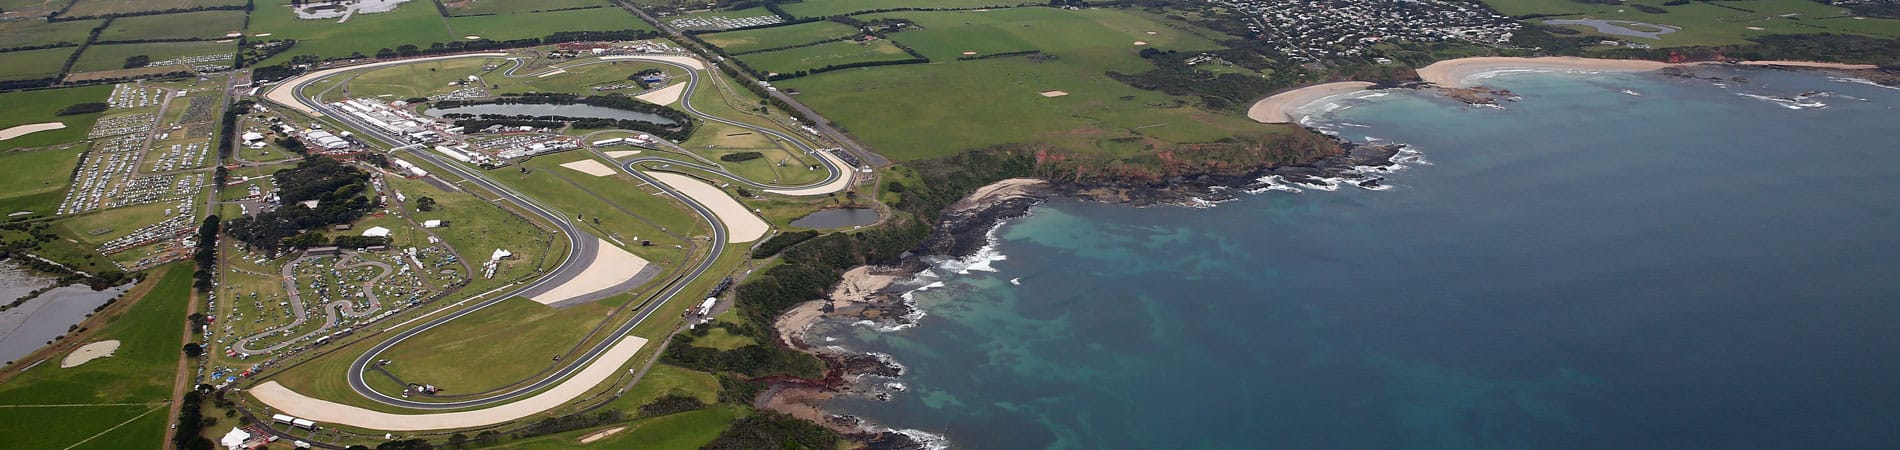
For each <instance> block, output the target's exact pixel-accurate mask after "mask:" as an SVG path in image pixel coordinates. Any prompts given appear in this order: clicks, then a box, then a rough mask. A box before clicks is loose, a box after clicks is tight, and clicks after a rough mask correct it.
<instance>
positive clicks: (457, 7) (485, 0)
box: [442, 0, 624, 16]
mask: <svg viewBox="0 0 1900 450" xmlns="http://www.w3.org/2000/svg"><path fill="white" fill-rule="evenodd" d="M442 4H443V5H446V6H448V10H449V15H450V16H472V15H482V14H497V15H499V14H517V13H525V12H533V11H550V10H556V9H572V8H586V7H589V6H611V5H610V4H609V3H608V2H607V0H442ZM622 14H624V12H622Z"/></svg>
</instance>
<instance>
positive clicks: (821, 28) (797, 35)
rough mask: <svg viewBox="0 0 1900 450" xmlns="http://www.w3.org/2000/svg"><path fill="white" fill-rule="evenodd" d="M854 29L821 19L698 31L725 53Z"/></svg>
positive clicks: (818, 38) (795, 42)
mask: <svg viewBox="0 0 1900 450" xmlns="http://www.w3.org/2000/svg"><path fill="white" fill-rule="evenodd" d="M857 33H858V29H857V28H856V27H852V26H850V25H845V24H842V23H837V22H832V21H829V20H823V21H817V22H808V23H801V24H797V25H785V26H777V27H769V28H757V29H751V30H740V31H727V32H721V33H708V34H702V35H699V38H700V39H701V40H705V41H706V43H708V44H712V45H715V46H718V47H719V48H721V49H725V51H726V53H728V54H733V53H743V52H749V51H754V50H763V49H768V48H778V47H786V46H792V45H798V44H804V43H808V42H818V41H822V40H826V39H832V38H839V37H845V36H851V35H855V34H857Z"/></svg>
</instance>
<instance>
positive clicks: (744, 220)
mask: <svg viewBox="0 0 1900 450" xmlns="http://www.w3.org/2000/svg"><path fill="white" fill-rule="evenodd" d="M646 174H647V176H650V177H653V179H655V180H660V182H661V183H666V185H667V186H670V187H672V188H673V190H676V191H680V192H681V193H684V194H686V196H687V197H692V198H693V201H695V202H699V204H701V205H706V209H710V210H712V212H713V215H714V216H718V217H719V221H720V222H722V223H725V224H726V243H730V244H737V243H740V242H752V241H756V240H759V238H761V237H765V232H766V231H770V230H771V229H772V226H771V225H769V224H767V223H765V219H760V218H759V216H758V215H755V214H752V210H749V209H746V207H745V205H744V204H741V203H739V201H738V200H734V199H733V198H732V196H731V195H727V194H726V191H724V190H721V189H719V188H718V187H716V186H713V185H710V184H706V183H705V182H701V181H699V180H695V179H693V177H689V176H685V175H680V174H676V173H667V172H647V173H646Z"/></svg>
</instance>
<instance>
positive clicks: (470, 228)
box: [385, 158, 566, 294]
mask: <svg viewBox="0 0 1900 450" xmlns="http://www.w3.org/2000/svg"><path fill="white" fill-rule="evenodd" d="M409 161H411V162H415V163H416V164H422V163H421V162H420V161H416V160H415V159H413V158H411V159H409ZM437 170H438V169H435V168H429V172H430V173H441V172H438V171H437ZM385 180H387V181H389V183H390V185H391V186H394V187H396V188H397V189H398V190H401V191H402V193H403V194H404V195H406V196H408V198H409V205H408V206H409V207H411V211H414V209H413V208H414V206H415V202H416V199H418V198H421V197H429V198H433V199H435V201H436V207H435V210H434V211H428V212H423V211H415V213H414V219H415V220H416V221H417V222H421V221H426V220H431V219H439V220H447V221H450V224H451V225H450V226H448V227H444V228H438V229H435V230H434V231H435V233H436V235H437V236H441V238H442V240H443V241H444V242H447V243H448V244H449V246H451V247H454V248H455V251H456V252H457V253H459V254H461V255H463V256H465V257H467V258H468V259H469V260H470V261H469V263H470V264H480V263H481V262H482V261H487V260H488V255H489V254H491V253H494V251H495V249H498V248H499V249H507V250H508V251H510V252H514V254H515V256H517V257H519V258H518V259H515V260H511V261H502V262H501V268H500V269H497V270H496V271H495V278H493V279H481V278H479V277H477V278H475V279H473V280H470V282H469V283H470V284H469V286H468V287H466V288H464V291H465V292H467V293H469V294H476V293H481V292H483V291H487V290H489V289H493V288H495V287H496V286H500V285H501V284H503V283H506V282H507V281H508V280H514V279H516V278H520V277H526V276H529V275H531V274H533V273H534V272H535V267H536V264H537V263H538V264H541V265H542V266H545V267H554V266H556V265H558V264H560V258H561V257H562V255H564V253H551V252H557V251H564V250H562V249H564V248H566V241H565V240H561V239H554V238H555V236H553V235H552V234H551V233H549V232H546V231H543V229H542V228H539V227H537V226H535V225H534V224H532V223H529V222H528V221H527V219H523V218H521V217H520V216H516V215H514V214H512V213H510V212H509V211H507V210H503V209H501V207H499V206H496V205H494V204H492V203H489V202H488V201H486V200H482V199H481V198H477V197H475V196H474V195H471V194H469V193H467V192H444V191H441V190H439V189H436V188H435V187H434V186H431V185H429V184H428V183H425V182H422V181H418V180H405V179H400V178H394V177H390V178H385Z"/></svg>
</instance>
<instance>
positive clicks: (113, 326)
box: [0, 264, 191, 448]
mask: <svg viewBox="0 0 1900 450" xmlns="http://www.w3.org/2000/svg"><path fill="white" fill-rule="evenodd" d="M147 282H156V283H157V284H156V285H155V286H154V287H153V289H152V291H151V292H150V293H149V294H147V295H146V296H145V297H144V298H143V299H139V300H138V301H137V303H134V304H133V305H131V307H130V308H128V309H126V310H124V313H123V315H120V316H117V317H113V318H109V319H107V320H106V322H105V324H104V325H103V327H102V328H100V329H99V330H98V332H97V333H96V334H95V335H94V336H93V337H91V338H89V339H90V341H97V340H108V339H116V340H118V341H120V343H121V344H120V346H119V349H118V350H117V351H116V352H114V353H113V355H112V356H110V357H106V358H100V359H96V360H93V361H91V362H87V363H85V364H83V365H80V366H78V367H72V368H60V367H59V361H57V360H53V361H48V362H47V363H45V364H41V365H39V366H38V367H34V368H33V369H30V370H27V371H25V372H22V373H20V374H19V375H17V376H15V377H13V378H12V379H9V380H7V381H6V382H5V383H0V405H98V404H132V405H124V406H59V407H6V408H0V435H5V436H7V437H8V442H9V444H8V447H13V448H68V446H71V445H74V444H78V443H80V442H82V441H84V442H85V445H84V446H83V447H85V448H152V447H156V446H158V444H159V442H161V441H163V440H164V435H165V409H164V408H165V405H164V403H163V402H165V401H166V400H167V399H169V398H171V393H172V392H171V391H172V380H173V374H174V373H176V372H175V371H176V369H177V365H178V358H180V357H181V355H182V353H181V352H180V351H179V347H180V346H182V345H183V342H181V341H180V337H181V335H182V334H183V333H184V326H185V320H184V318H185V306H186V303H187V299H188V297H189V295H190V289H191V268H190V267H188V266H185V265H182V264H175V265H172V266H171V267H170V269H169V270H167V271H166V273H165V275H164V277H163V278H159V279H154V280H148V281H147ZM130 300H131V299H130V298H127V299H122V300H121V301H130ZM57 357H62V358H63V357H64V354H61V355H58V356H57ZM154 410H156V411H155V412H154ZM148 413H149V414H148ZM141 414H144V416H142V417H141V416H140V415H141ZM153 416H157V417H158V419H155V420H154V419H152V417H153ZM114 426H118V428H117V429H112V427H114ZM108 429H112V430H111V431H107V430H108ZM88 439H90V440H88Z"/></svg>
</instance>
